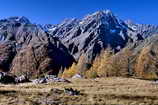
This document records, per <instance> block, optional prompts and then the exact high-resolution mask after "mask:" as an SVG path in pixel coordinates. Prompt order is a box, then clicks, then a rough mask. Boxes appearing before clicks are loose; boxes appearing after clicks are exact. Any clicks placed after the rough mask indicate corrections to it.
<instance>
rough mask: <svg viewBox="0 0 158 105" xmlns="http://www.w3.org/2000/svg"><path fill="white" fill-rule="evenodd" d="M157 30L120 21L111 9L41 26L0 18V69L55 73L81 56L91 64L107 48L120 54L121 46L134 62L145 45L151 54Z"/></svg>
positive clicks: (12, 71) (153, 27) (15, 72)
mask: <svg viewBox="0 0 158 105" xmlns="http://www.w3.org/2000/svg"><path fill="white" fill-rule="evenodd" d="M157 33H158V26H154V25H146V24H137V23H134V22H132V21H129V20H128V21H123V20H121V19H119V18H118V17H117V16H115V15H114V14H113V13H112V12H111V11H110V10H105V11H97V12H95V13H92V14H89V15H87V16H85V17H84V18H82V19H76V18H73V19H65V20H64V21H63V22H61V23H60V24H55V25H52V24H46V25H44V26H42V25H39V24H32V23H31V22H30V21H29V19H27V18H26V17H10V18H6V19H1V20H0V70H1V71H5V72H11V73H13V74H16V75H17V74H30V76H31V77H33V76H36V77H38V76H41V75H44V74H55V75H56V74H58V72H59V70H60V69H61V70H63V69H64V68H69V67H70V66H71V65H72V64H73V63H74V62H75V63H76V62H77V61H78V60H79V58H81V56H84V57H85V62H86V63H90V64H92V62H93V61H94V60H95V58H96V57H97V56H98V55H100V53H101V51H102V50H105V49H106V48H110V49H111V50H112V51H113V52H114V58H115V57H116V58H119V57H121V56H120V55H123V54H124V53H125V52H124V49H128V48H130V49H131V51H132V55H133V56H132V57H133V58H132V57H131V58H132V59H135V58H136V59H135V60H133V61H134V62H135V64H136V63H137V62H138V58H139V56H140V55H141V52H144V50H143V49H146V46H150V47H149V48H148V49H150V50H148V53H146V54H147V55H148V54H149V55H150V54H153V52H154V51H152V48H153V47H151V46H156V42H157V41H154V40H156V39H157V35H154V34H157ZM153 37H154V38H153ZM154 48H156V47H154ZM155 51H156V50H155ZM151 52H152V53H151ZM154 54H156V55H157V53H154ZM125 55H128V54H125ZM124 58H128V57H124ZM131 58H130V59H131ZM119 59H121V58H119ZM139 60H140V59H139ZM112 61H115V60H112ZM127 61H128V60H127ZM140 62H141V60H140ZM144 64H145V63H144ZM133 65H134V64H133ZM154 65H155V63H154ZM133 67H135V66H133ZM132 71H133V72H135V71H134V70H132ZM130 74H131V73H130Z"/></svg>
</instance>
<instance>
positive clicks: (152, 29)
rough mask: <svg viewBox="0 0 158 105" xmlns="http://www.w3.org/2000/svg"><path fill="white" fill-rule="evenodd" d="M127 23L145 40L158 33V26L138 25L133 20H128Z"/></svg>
mask: <svg viewBox="0 0 158 105" xmlns="http://www.w3.org/2000/svg"><path fill="white" fill-rule="evenodd" d="M125 23H126V24H127V25H128V27H129V28H131V29H132V30H133V31H135V32H136V33H139V34H140V35H141V36H142V37H143V38H147V37H150V36H152V35H153V34H157V33H158V26H156V25H150V24H137V23H134V22H132V21H131V20H126V21H125Z"/></svg>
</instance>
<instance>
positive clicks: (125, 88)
mask: <svg viewBox="0 0 158 105" xmlns="http://www.w3.org/2000/svg"><path fill="white" fill-rule="evenodd" d="M70 81H71V82H72V83H50V84H38V85H37V84H32V83H25V84H19V85H0V105H158V84H156V83H154V82H153V81H147V80H139V79H132V78H116V77H111V78H99V79H73V80H72V79H71V80H70ZM64 88H73V89H77V90H80V91H81V95H77V96H71V95H68V94H66V93H64V91H63V90H64Z"/></svg>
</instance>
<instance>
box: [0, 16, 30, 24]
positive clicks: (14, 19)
mask: <svg viewBox="0 0 158 105" xmlns="http://www.w3.org/2000/svg"><path fill="white" fill-rule="evenodd" d="M0 22H10V23H13V22H19V23H24V24H30V23H31V22H30V20H29V19H28V18H26V17H24V16H14V17H9V18H6V19H2V20H0Z"/></svg>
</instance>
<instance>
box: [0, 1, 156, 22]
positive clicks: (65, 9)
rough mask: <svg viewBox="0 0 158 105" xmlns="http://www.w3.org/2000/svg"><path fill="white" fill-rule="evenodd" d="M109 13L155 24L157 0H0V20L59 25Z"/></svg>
mask: <svg viewBox="0 0 158 105" xmlns="http://www.w3.org/2000/svg"><path fill="white" fill-rule="evenodd" d="M105 9H110V10H112V11H113V12H114V13H115V15H117V16H118V17H119V18H121V19H123V20H125V19H131V20H133V21H135V22H137V23H146V24H157V25H158V0H0V18H4V17H9V16H26V17H28V18H29V19H30V20H31V21H32V22H33V23H40V24H46V23H53V24H56V23H60V22H61V21H62V20H63V19H64V18H71V17H77V18H82V17H84V16H85V15H86V14H88V13H93V12H95V11H97V10H105Z"/></svg>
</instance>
